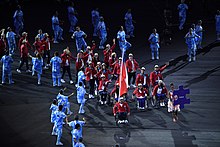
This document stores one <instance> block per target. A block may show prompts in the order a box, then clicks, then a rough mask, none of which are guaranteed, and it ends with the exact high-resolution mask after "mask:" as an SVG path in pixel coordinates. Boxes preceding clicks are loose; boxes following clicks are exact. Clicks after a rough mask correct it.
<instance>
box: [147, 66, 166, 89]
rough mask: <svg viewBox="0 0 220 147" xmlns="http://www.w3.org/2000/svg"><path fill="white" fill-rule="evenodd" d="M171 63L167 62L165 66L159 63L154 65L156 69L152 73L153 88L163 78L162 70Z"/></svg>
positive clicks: (151, 82)
mask: <svg viewBox="0 0 220 147" xmlns="http://www.w3.org/2000/svg"><path fill="white" fill-rule="evenodd" d="M168 65H169V62H168V63H166V64H165V65H164V66H163V67H159V65H155V66H154V71H152V72H151V73H150V84H151V86H152V88H153V87H154V86H156V85H157V83H158V81H159V80H163V76H162V72H163V71H164V69H165V68H166V67H167V66H168Z"/></svg>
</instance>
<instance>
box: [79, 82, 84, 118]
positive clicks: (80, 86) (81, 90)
mask: <svg viewBox="0 0 220 147" xmlns="http://www.w3.org/2000/svg"><path fill="white" fill-rule="evenodd" d="M85 94H86V89H85V88H84V86H83V83H82V82H79V86H78V87H77V102H78V104H80V107H79V112H78V113H79V114H83V113H85V110H84V109H83V106H84V105H85V102H86V99H85Z"/></svg>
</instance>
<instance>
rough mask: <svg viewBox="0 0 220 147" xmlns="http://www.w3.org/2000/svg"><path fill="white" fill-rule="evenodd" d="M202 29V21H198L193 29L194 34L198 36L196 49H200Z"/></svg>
mask: <svg viewBox="0 0 220 147" xmlns="http://www.w3.org/2000/svg"><path fill="white" fill-rule="evenodd" d="M203 31H204V30H203V28H202V20H199V21H198V24H197V25H196V28H195V33H196V34H197V35H199V36H200V38H198V40H197V49H202V37H203Z"/></svg>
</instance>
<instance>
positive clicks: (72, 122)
mask: <svg viewBox="0 0 220 147" xmlns="http://www.w3.org/2000/svg"><path fill="white" fill-rule="evenodd" d="M76 124H79V125H80V129H79V130H78V131H79V132H78V133H79V137H80V138H82V127H83V126H84V125H85V121H80V120H74V121H71V122H69V123H68V125H69V126H70V127H72V128H73V130H72V131H71V133H72V134H73V132H74V129H75V126H76Z"/></svg>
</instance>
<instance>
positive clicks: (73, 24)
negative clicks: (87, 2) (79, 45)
mask: <svg viewBox="0 0 220 147" xmlns="http://www.w3.org/2000/svg"><path fill="white" fill-rule="evenodd" d="M67 11H68V19H69V22H70V29H69V32H70V33H73V32H74V31H75V27H76V24H77V22H78V19H77V17H76V15H77V12H76V10H75V9H74V3H73V2H71V3H70V5H69V6H68V7H67Z"/></svg>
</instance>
